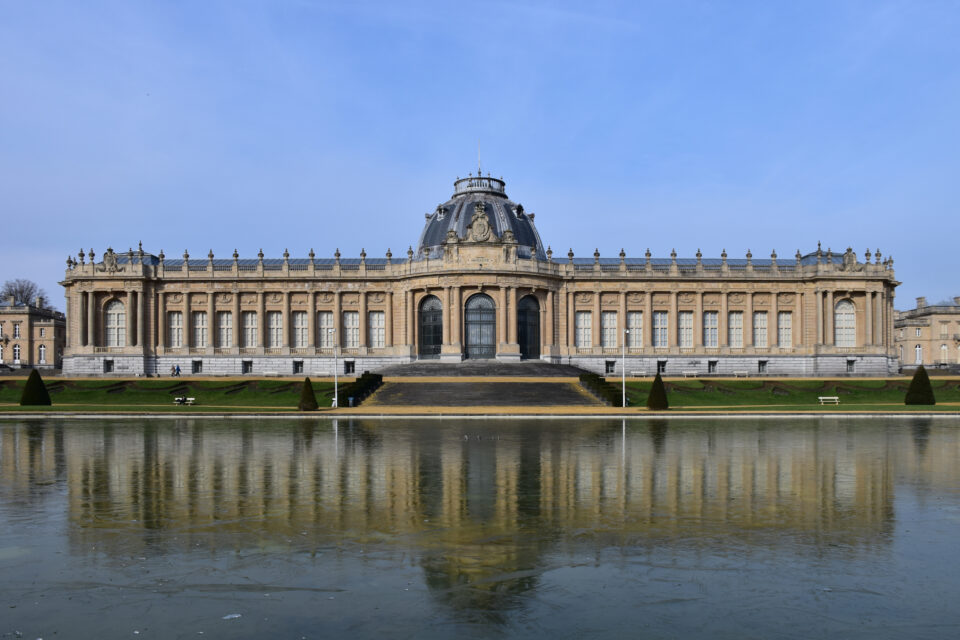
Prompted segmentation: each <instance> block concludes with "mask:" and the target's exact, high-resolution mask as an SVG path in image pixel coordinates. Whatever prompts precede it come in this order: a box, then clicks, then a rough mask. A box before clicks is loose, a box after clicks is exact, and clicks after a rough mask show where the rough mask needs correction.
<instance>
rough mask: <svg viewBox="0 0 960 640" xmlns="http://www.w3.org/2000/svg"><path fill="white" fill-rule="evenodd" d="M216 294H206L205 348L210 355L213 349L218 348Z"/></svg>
mask: <svg viewBox="0 0 960 640" xmlns="http://www.w3.org/2000/svg"><path fill="white" fill-rule="evenodd" d="M217 328H218V327H217V294H215V293H214V292H213V291H208V292H207V348H209V349H210V353H213V349H214V348H216V347H219V346H220V343H219V341H218V340H217V339H218V338H219V332H218V331H217Z"/></svg>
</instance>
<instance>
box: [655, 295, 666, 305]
mask: <svg viewBox="0 0 960 640" xmlns="http://www.w3.org/2000/svg"><path fill="white" fill-rule="evenodd" d="M669 302H670V296H668V295H667V294H665V293H655V294H653V304H656V305H664V304H669Z"/></svg>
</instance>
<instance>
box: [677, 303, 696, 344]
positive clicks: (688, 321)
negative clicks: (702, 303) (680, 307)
mask: <svg viewBox="0 0 960 640" xmlns="http://www.w3.org/2000/svg"><path fill="white" fill-rule="evenodd" d="M677 344H678V345H679V346H681V347H692V346H693V311H681V312H679V313H678V314H677Z"/></svg>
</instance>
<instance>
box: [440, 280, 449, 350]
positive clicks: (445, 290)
mask: <svg viewBox="0 0 960 640" xmlns="http://www.w3.org/2000/svg"><path fill="white" fill-rule="evenodd" d="M441 300H442V301H443V305H442V307H441V309H443V311H442V315H441V317H442V318H443V344H450V316H451V314H450V287H444V288H443V293H442V294H441Z"/></svg>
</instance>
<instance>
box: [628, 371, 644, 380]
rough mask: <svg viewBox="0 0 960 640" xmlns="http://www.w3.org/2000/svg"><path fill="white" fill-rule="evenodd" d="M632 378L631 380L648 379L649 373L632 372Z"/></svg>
mask: <svg viewBox="0 0 960 640" xmlns="http://www.w3.org/2000/svg"><path fill="white" fill-rule="evenodd" d="M630 377H631V378H646V377H647V372H646V371H631V372H630Z"/></svg>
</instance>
